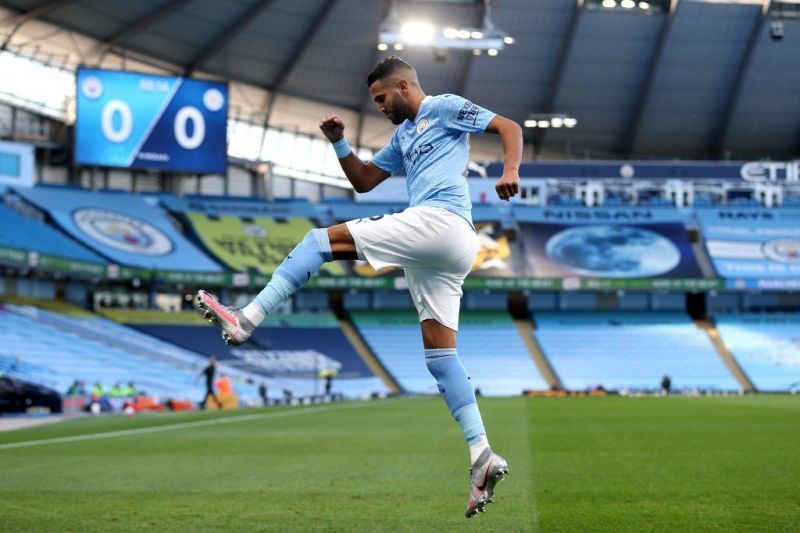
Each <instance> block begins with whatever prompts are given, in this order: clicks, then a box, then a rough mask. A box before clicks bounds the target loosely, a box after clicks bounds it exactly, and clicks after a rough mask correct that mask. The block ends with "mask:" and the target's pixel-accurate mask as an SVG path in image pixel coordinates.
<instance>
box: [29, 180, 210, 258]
mask: <svg viewBox="0 0 800 533" xmlns="http://www.w3.org/2000/svg"><path fill="white" fill-rule="evenodd" d="M15 192H16V193H17V194H19V195H20V196H21V197H22V198H24V199H25V200H26V201H27V202H29V203H31V204H33V205H34V206H36V207H37V208H39V209H41V210H43V211H45V212H46V213H48V214H49V216H50V217H52V219H53V221H54V223H55V224H57V225H58V226H59V227H60V228H61V229H63V230H64V231H65V232H66V233H67V234H69V235H70V236H72V237H73V238H75V239H77V240H78V241H80V242H81V243H83V244H84V245H85V246H87V247H88V248H90V249H92V250H94V251H96V252H97V253H99V254H102V255H103V256H104V257H106V258H108V259H109V260H111V261H113V262H115V263H117V264H121V265H128V266H134V267H139V268H146V269H155V268H160V269H164V270H186V271H194V272H198V271H199V272H219V271H220V270H221V268H220V266H219V265H218V264H217V263H215V262H214V261H212V260H211V259H209V258H208V257H206V256H205V255H204V254H203V253H202V252H200V251H199V250H198V249H197V248H196V247H195V246H193V245H192V244H191V243H190V242H189V241H188V240H187V239H186V238H185V237H184V236H183V235H182V234H181V233H180V232H179V231H178V229H176V228H175V227H174V224H173V223H172V222H171V221H170V220H169V218H168V216H167V213H166V212H165V211H164V210H162V209H161V208H160V207H158V206H156V205H154V204H155V203H157V202H155V201H151V199H150V198H149V197H145V196H141V195H134V194H128V193H124V192H113V193H111V192H105V193H93V192H88V191H80V190H74V189H72V188H70V187H34V188H22V187H20V188H17V189H15ZM79 214H80V216H78V215H79Z"/></svg>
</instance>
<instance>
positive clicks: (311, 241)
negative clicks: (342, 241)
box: [255, 228, 333, 315]
mask: <svg viewBox="0 0 800 533" xmlns="http://www.w3.org/2000/svg"><path fill="white" fill-rule="evenodd" d="M328 261H333V252H331V241H330V239H329V238H328V230H327V229H324V228H320V229H312V230H311V231H309V232H308V233H306V236H305V238H304V239H303V240H302V241H300V243H299V244H298V245H297V246H295V247H294V250H292V252H291V253H290V254H289V255H288V256H286V259H284V260H283V263H281V264H280V266H279V267H278V268H277V270H275V273H274V274H273V275H272V279H270V280H269V283H268V284H267V286H266V287H264V289H263V290H262V291H261V292H260V293H259V294H258V296H256V299H255V301H256V303H258V306H259V307H260V308H261V310H262V311H264V314H267V315H268V314H270V313H272V312H273V311H274V310H275V308H276V307H277V306H278V305H280V304H281V302H283V301H284V300H286V299H287V298H288V297H289V296H291V295H292V294H294V293H295V292H296V291H297V290H299V289H300V288H301V287H302V286H303V285H305V284H306V282H307V281H308V280H310V279H311V276H313V275H314V274H316V273H317V271H318V270H319V269H320V267H322V265H323V264H324V263H326V262H328Z"/></svg>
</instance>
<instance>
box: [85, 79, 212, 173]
mask: <svg viewBox="0 0 800 533" xmlns="http://www.w3.org/2000/svg"><path fill="white" fill-rule="evenodd" d="M76 95H77V97H76V98H77V119H76V122H75V161H77V162H78V163H80V164H83V165H101V166H109V167H121V168H153V169H160V170H182V171H187V172H208V173H218V174H224V173H225V171H226V169H227V153H226V132H227V116H228V86H227V85H226V84H225V83H219V82H211V81H204V80H193V79H189V78H180V77H176V76H158V75H154V74H143V73H136V72H121V71H109V70H99V69H91V68H81V69H79V70H78V73H77V89H76Z"/></svg>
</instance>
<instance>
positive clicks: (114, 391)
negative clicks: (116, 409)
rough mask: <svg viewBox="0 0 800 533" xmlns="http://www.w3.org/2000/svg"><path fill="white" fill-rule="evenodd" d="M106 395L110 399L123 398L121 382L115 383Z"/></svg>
mask: <svg viewBox="0 0 800 533" xmlns="http://www.w3.org/2000/svg"><path fill="white" fill-rule="evenodd" d="M108 395H109V396H111V397H112V398H122V397H124V396H125V391H124V390H123V388H122V382H120V381H117V382H116V383H114V386H113V387H111V388H110V389H108Z"/></svg>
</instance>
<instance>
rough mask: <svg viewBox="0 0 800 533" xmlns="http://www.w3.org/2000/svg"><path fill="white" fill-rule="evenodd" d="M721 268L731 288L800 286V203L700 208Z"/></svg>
mask: <svg viewBox="0 0 800 533" xmlns="http://www.w3.org/2000/svg"><path fill="white" fill-rule="evenodd" d="M696 216H697V219H698V221H699V222H700V227H701V229H702V232H703V237H704V238H705V244H706V249H707V250H708V255H709V257H710V258H711V261H712V263H713V264H714V268H715V269H716V271H717V273H718V274H719V275H720V276H722V277H724V278H728V279H730V280H732V281H733V283H732V284H731V287H732V288H765V289H769V288H787V289H789V288H793V289H797V288H800V209H727V208H722V209H698V210H697V211H696Z"/></svg>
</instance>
